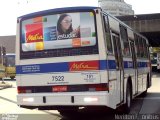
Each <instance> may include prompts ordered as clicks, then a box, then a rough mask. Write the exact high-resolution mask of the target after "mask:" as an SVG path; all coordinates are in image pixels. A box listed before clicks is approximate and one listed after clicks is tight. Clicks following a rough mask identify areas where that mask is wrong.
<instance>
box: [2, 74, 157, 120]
mask: <svg viewBox="0 0 160 120" xmlns="http://www.w3.org/2000/svg"><path fill="white" fill-rule="evenodd" d="M7 82H8V83H10V84H12V85H13V87H12V88H7V89H3V90H0V119H1V118H6V117H7V118H17V119H18V120H29V119H30V120H65V119H64V118H62V116H61V115H59V113H58V111H56V110H36V109H35V110H29V109H24V108H20V107H18V106H17V104H16V95H17V90H16V82H15V80H12V81H7ZM159 86H160V74H153V79H152V87H151V88H149V89H148V94H147V96H146V97H143V96H139V97H137V98H135V99H134V100H133V102H132V109H131V112H130V114H129V115H128V116H124V115H121V114H117V113H116V112H115V111H113V110H108V111H103V112H102V111H101V110H99V112H98V111H96V112H92V111H91V112H90V113H84V112H82V113H81V114H80V115H79V116H75V117H76V118H75V119H76V120H77V119H79V120H82V119H85V120H107V119H109V120H114V119H125V117H130V118H131V119H137V115H140V118H142V119H145V118H146V117H148V118H152V119H155V120H157V119H160V87H159ZM149 115H150V116H149ZM17 119H15V120H17ZM3 120H5V119H3ZM8 120H9V119H8Z"/></svg>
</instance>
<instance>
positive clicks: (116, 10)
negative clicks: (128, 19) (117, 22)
mask: <svg viewBox="0 0 160 120" xmlns="http://www.w3.org/2000/svg"><path fill="white" fill-rule="evenodd" d="M99 6H100V7H102V9H104V10H106V11H107V12H109V13H110V14H111V15H114V16H122V15H134V11H133V10H132V6H131V5H129V4H127V3H125V1H124V0H99Z"/></svg>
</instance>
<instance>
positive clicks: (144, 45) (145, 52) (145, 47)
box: [143, 38, 148, 58]
mask: <svg viewBox="0 0 160 120" xmlns="http://www.w3.org/2000/svg"><path fill="white" fill-rule="evenodd" d="M147 47H148V46H147V44H146V40H145V39H144V38H143V49H144V57H145V58H147V57H148V55H147Z"/></svg>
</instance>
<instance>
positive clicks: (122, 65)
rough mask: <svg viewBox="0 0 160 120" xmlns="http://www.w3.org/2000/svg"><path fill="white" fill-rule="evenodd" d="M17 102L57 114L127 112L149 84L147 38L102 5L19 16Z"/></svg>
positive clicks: (27, 106)
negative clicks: (106, 110) (83, 110)
mask: <svg viewBox="0 0 160 120" xmlns="http://www.w3.org/2000/svg"><path fill="white" fill-rule="evenodd" d="M16 80H17V90H18V96H17V104H18V105H19V106H20V107H23V108H28V109H35V108H37V109H43V110H45V109H46V110H49V109H54V110H58V111H59V112H60V114H61V115H63V116H70V115H73V113H77V112H78V111H79V110H80V109H81V108H82V107H84V108H90V107H102V106H103V107H106V108H112V109H118V108H120V107H122V108H123V112H124V113H129V111H130V108H131V103H132V99H134V98H135V97H136V96H138V95H140V94H142V93H143V94H146V93H147V89H148V88H149V87H150V86H151V62H150V55H149V43H148V40H147V39H146V38H145V37H144V36H142V35H141V34H139V33H137V32H135V31H134V30H133V29H132V28H130V27H129V26H127V25H126V24H124V23H123V22H121V21H120V20H118V19H116V18H115V17H113V16H111V15H110V14H108V13H107V12H105V11H103V10H102V9H101V8H99V7H67V8H57V9H51V10H45V11H40V12H35V13H31V14H27V15H23V16H20V17H18V20H17V36H16Z"/></svg>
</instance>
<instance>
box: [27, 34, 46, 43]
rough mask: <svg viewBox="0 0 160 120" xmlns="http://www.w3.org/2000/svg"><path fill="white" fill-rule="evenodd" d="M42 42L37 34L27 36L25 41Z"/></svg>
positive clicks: (41, 38)
mask: <svg viewBox="0 0 160 120" xmlns="http://www.w3.org/2000/svg"><path fill="white" fill-rule="evenodd" d="M42 40H43V36H42V35H40V34H39V33H37V34H35V35H29V36H28V38H27V41H30V42H33V41H38V42H40V41H42Z"/></svg>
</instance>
